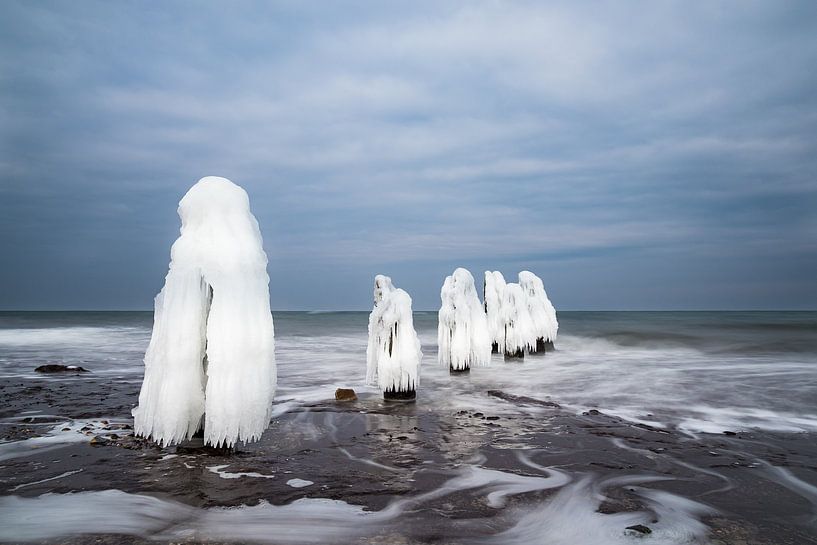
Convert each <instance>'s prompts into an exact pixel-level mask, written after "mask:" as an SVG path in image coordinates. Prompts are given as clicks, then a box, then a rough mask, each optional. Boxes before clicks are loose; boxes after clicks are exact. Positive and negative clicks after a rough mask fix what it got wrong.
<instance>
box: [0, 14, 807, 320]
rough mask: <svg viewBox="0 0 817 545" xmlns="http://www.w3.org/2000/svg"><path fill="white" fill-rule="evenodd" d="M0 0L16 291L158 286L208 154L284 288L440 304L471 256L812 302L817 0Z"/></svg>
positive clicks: (315, 298) (648, 295)
mask: <svg viewBox="0 0 817 545" xmlns="http://www.w3.org/2000/svg"><path fill="white" fill-rule="evenodd" d="M0 15H1V17H0V47H2V49H0V51H2V52H0V97H1V98H0V100H2V102H1V104H2V107H0V229H2V232H3V236H2V240H0V252H1V253H2V255H3V256H4V258H5V259H4V266H3V267H2V268H0V307H2V308H55V307H56V308H149V307H150V305H151V300H152V297H153V295H154V294H155V292H156V291H158V289H159V287H161V283H162V279H163V276H164V273H165V271H166V266H167V260H168V254H169V245H170V243H171V242H172V240H173V239H174V237H175V235H176V233H177V229H178V219H177V217H176V216H175V207H176V203H177V202H178V199H179V198H180V197H181V196H182V195H183V194H184V192H185V191H186V189H187V188H188V187H189V186H190V185H192V183H194V182H195V181H196V180H197V179H198V178H200V177H202V176H204V175H209V174H214V175H222V176H226V177H229V178H231V179H232V180H234V181H235V182H237V183H239V184H241V185H243V186H244V187H245V188H246V189H247V190H248V192H249V193H250V196H251V200H252V205H253V209H254V211H255V213H256V215H257V216H258V219H259V222H260V224H261V226H262V231H263V234H264V237H265V241H266V246H267V250H268V253H269V255H270V275H271V277H272V280H273V284H272V287H271V289H272V298H273V300H272V302H273V307H274V308H365V307H366V306H367V305H368V302H369V299H370V294H369V291H370V286H369V284H370V283H371V279H372V277H373V275H374V274H376V273H379V272H383V273H387V274H391V275H393V277H394V279H395V281H396V283H397V284H398V285H401V286H403V287H407V288H409V289H410V292H411V293H412V295H413V296H414V298H415V301H416V306H417V307H419V308H435V307H436V306H437V299H438V289H439V285H440V284H441V282H442V279H443V276H444V275H445V274H448V273H450V271H451V270H452V269H453V268H454V267H456V266H458V265H466V266H469V267H471V268H472V271H473V272H475V273H476V274H477V275H479V274H480V273H481V271H482V270H484V269H485V268H491V269H500V270H503V271H505V272H506V274H508V275H513V274H515V272H516V271H517V270H519V269H520V268H529V269H531V270H535V271H537V272H539V273H540V274H541V275H542V276H543V277H544V279H545V282H546V285H547V286H548V289H549V292H551V295H552V297H553V299H554V300H555V302H556V303H557V305H558V306H560V307H561V308H814V307H815V306H817V287H815V283H814V281H813V278H814V277H815V273H817V252H815V250H817V247H815V246H817V242H815V241H817V212H816V211H817V180H815V172H817V149H816V148H817V108H816V106H817V94H815V92H814V91H815V89H817V85H816V84H817V75H815V73H814V71H813V70H812V69H811V67H813V66H815V65H816V64H817V42H815V40H814V39H813V36H814V33H815V31H817V7H815V6H814V5H813V3H810V2H792V3H786V4H777V3H769V2H745V3H741V5H740V6H739V9H738V7H737V6H735V5H734V4H731V3H726V2H707V3H702V4H694V5H693V4H689V3H687V2H662V3H644V4H637V5H636V4H632V5H627V6H622V5H615V4H609V3H587V4H580V5H577V4H575V3H561V4H550V5H548V6H542V5H540V4H539V3H524V2H519V3H493V2H485V3H467V4H461V3H438V2H434V3H427V4H414V3H412V4H411V5H410V6H409V5H400V4H396V3H395V4H385V3H379V2H376V3H368V2H352V3H338V4H332V6H331V7H327V6H303V5H301V4H300V3H289V2H281V3H276V4H269V3H250V2H248V3H241V4H232V3H231V4H229V5H227V4H216V3H196V4H188V3H184V2H177V3H171V4H163V5H162V7H161V8H160V7H146V6H145V5H144V4H138V3H116V4H111V3H106V2H98V3H96V2H85V3H82V4H78V5H77V4H69V3H64V2H45V3H36V4H32V3H29V2H5V3H3V4H2V5H0ZM313 283H318V284H320V288H319V290H318V291H315V290H311V289H310V290H307V288H308V287H310V286H311V285H312V284H313Z"/></svg>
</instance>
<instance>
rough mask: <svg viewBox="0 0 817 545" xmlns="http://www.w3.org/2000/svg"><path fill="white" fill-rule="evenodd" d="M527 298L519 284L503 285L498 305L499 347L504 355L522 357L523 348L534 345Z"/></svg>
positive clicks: (534, 332)
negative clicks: (500, 325) (500, 333)
mask: <svg viewBox="0 0 817 545" xmlns="http://www.w3.org/2000/svg"><path fill="white" fill-rule="evenodd" d="M527 299H528V298H527V297H526V296H525V292H523V291H522V288H521V287H520V286H519V284H514V283H509V284H506V285H505V290H504V291H503V297H502V304H501V305H500V321H501V324H502V331H503V334H502V337H501V340H500V343H499V349H500V350H501V351H502V352H503V353H504V354H505V356H510V357H522V356H523V355H524V353H525V350H530V349H531V348H535V346H536V330H535V329H534V327H533V320H532V319H531V315H530V311H529V310H528V301H527Z"/></svg>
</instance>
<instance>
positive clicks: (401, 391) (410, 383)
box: [366, 275, 423, 401]
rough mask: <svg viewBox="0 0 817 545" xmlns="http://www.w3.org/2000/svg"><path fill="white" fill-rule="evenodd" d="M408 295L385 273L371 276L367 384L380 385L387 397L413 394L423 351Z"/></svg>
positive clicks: (401, 398) (403, 397)
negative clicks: (371, 307)
mask: <svg viewBox="0 0 817 545" xmlns="http://www.w3.org/2000/svg"><path fill="white" fill-rule="evenodd" d="M411 312H412V311H411V297H409V294H408V293H406V292H405V291H403V290H401V289H399V288H395V287H394V285H393V284H392V282H391V278H389V277H388V276H383V275H377V276H376V277H375V279H374V308H373V309H372V313H371V314H370V315H369V345H368V347H367V348H366V383H367V384H369V385H371V386H379V387H380V389H381V390H382V391H383V397H384V399H387V400H395V401H398V400H399V401H411V400H414V398H415V397H416V391H417V384H418V378H419V376H418V375H419V370H420V360H421V358H422V357H423V353H422V351H421V350H420V339H419V338H418V337H417V332H416V331H414V319H413V317H412V313H411Z"/></svg>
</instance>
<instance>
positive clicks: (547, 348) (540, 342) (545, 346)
mask: <svg viewBox="0 0 817 545" xmlns="http://www.w3.org/2000/svg"><path fill="white" fill-rule="evenodd" d="M555 349H556V348H555V347H554V346H553V341H546V340H545V338H544V337H539V338H538V339H536V352H537V353H544V352H553V351H554V350H555Z"/></svg>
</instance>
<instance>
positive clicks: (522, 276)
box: [519, 271, 559, 350]
mask: <svg viewBox="0 0 817 545" xmlns="http://www.w3.org/2000/svg"><path fill="white" fill-rule="evenodd" d="M519 286H520V287H521V288H522V291H524V292H525V296H526V297H527V302H528V311H529V312H530V316H531V320H532V321H533V329H534V332H535V335H536V342H535V343H534V350H541V349H543V348H544V346H545V345H546V343H550V345H552V343H553V341H555V340H556V333H557V332H558V331H559V322H558V321H557V320H556V309H555V308H553V304H552V303H551V302H550V299H548V296H547V293H546V292H545V285H544V284H543V283H542V279H541V278H539V277H538V276H536V275H535V274H533V273H532V272H530V271H522V272H520V273H519Z"/></svg>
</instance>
